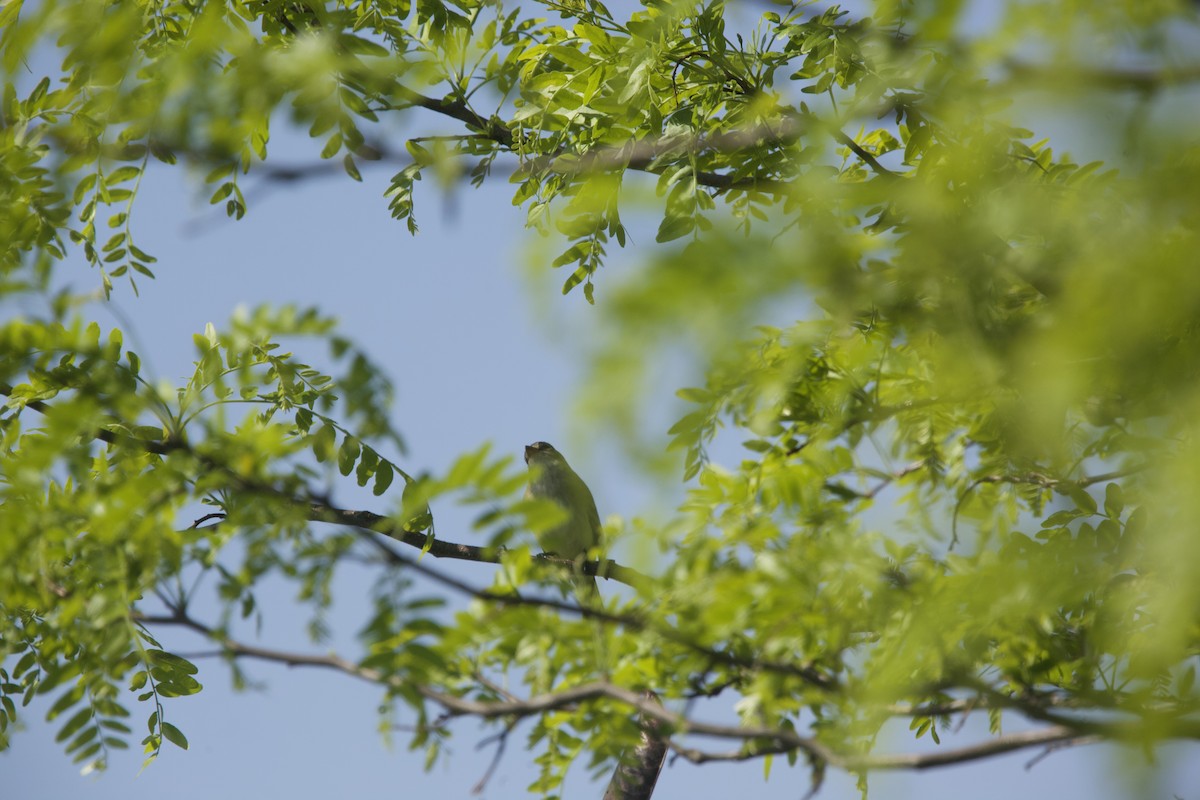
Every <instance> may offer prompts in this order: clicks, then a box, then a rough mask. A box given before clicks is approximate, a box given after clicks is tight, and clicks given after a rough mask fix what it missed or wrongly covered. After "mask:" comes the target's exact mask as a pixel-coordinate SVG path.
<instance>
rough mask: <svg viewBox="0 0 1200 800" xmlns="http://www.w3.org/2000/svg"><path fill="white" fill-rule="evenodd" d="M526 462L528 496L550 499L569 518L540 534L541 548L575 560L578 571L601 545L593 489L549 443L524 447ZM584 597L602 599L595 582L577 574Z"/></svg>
mask: <svg viewBox="0 0 1200 800" xmlns="http://www.w3.org/2000/svg"><path fill="white" fill-rule="evenodd" d="M525 463H526V464H528V465H529V485H528V486H527V487H526V488H525V496H526V497H529V498H534V499H537V500H549V501H550V502H552V503H555V504H556V505H558V506H559V507H560V508H562V509H563V510H564V511H566V512H567V518H566V520H564V521H563V522H561V523H559V524H558V525H557V526H555V527H553V528H551V529H549V530H545V531H540V532H539V533H538V534H537V540H538V546H540V547H541V548H542V550H543V551H545V552H547V553H553V554H555V555H557V556H559V557H561V558H569V559H572V560H574V561H575V563H576V570H577V571H578V570H579V566H580V565H582V563H583V561H584V560H585V559H586V558H587V554H588V550H590V549H592V548H593V547H597V546H599V544H600V513H599V512H598V511H596V500H595V499H594V498H593V497H592V491H591V489H588V487H587V484H586V483H584V482H583V479H582V478H580V477H579V476H578V475H576V474H575V470H573V469H571V466H570V465H569V464H568V463H567V460H566V459H565V458H563V456H562V453H560V452H558V451H557V450H555V449H554V447H553V446H551V445H550V444H547V443H546V442H534V443H533V444H531V445H527V446H526V447H525ZM574 581H575V583H576V585H577V586H579V587H580V589H582V590H583V591H582V592H580V593H578V594H579V597H580V599H581V600H583V599H584V594H585V593H586V594H589V595H590V597H591V598H597V597H599V592H598V590H597V588H596V579H595V578H593V577H592V576H591V575H584V574H582V573H580V574H577V575H576V576H575V578H574Z"/></svg>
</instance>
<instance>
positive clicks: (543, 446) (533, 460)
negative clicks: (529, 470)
mask: <svg viewBox="0 0 1200 800" xmlns="http://www.w3.org/2000/svg"><path fill="white" fill-rule="evenodd" d="M525 463H526V464H529V465H533V464H541V465H543V466H545V465H548V464H552V463H560V464H566V463H567V460H566V459H565V458H563V457H562V453H560V452H558V451H557V450H555V449H554V446H553V445H552V444H550V443H549V442H534V443H533V444H527V445H525Z"/></svg>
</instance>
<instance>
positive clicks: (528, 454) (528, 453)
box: [525, 445, 533, 464]
mask: <svg viewBox="0 0 1200 800" xmlns="http://www.w3.org/2000/svg"><path fill="white" fill-rule="evenodd" d="M532 452H533V448H532V447H530V446H529V445H525V463H526V464H528V463H529V456H530V454H531V453H532Z"/></svg>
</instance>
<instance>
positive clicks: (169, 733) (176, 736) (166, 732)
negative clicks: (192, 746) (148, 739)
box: [162, 722, 188, 750]
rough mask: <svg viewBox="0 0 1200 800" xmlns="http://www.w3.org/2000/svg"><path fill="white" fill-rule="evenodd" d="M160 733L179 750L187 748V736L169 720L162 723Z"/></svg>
mask: <svg viewBox="0 0 1200 800" xmlns="http://www.w3.org/2000/svg"><path fill="white" fill-rule="evenodd" d="M162 735H163V738H165V739H166V740H167V741H168V742H170V743H171V744H173V745H175V746H176V747H178V748H179V749H180V750H187V749H188V740H187V737H186V736H184V735H183V731H181V730H179V728H176V727H175V726H174V725H172V724H171V723H169V722H164V723H163V724H162Z"/></svg>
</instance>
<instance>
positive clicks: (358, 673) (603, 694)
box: [133, 610, 1200, 771]
mask: <svg viewBox="0 0 1200 800" xmlns="http://www.w3.org/2000/svg"><path fill="white" fill-rule="evenodd" d="M133 617H134V619H135V620H137V621H138V622H140V623H142V624H145V625H175V626H181V627H185V628H188V629H190V630H192V631H195V632H196V633H199V634H201V635H203V636H205V637H206V638H208V639H209V640H211V641H213V642H215V643H217V644H219V645H220V646H221V647H222V648H223V649H224V651H225V652H226V653H228V654H230V655H233V656H235V657H247V658H254V659H257V660H261V661H269V662H274V663H280V664H285V665H287V666H311V667H320V668H323V669H332V670H334V671H337V672H342V673H344V674H347V675H351V676H353V677H356V678H360V679H362V680H367V681H370V682H372V683H380V684H384V685H390V686H395V687H400V686H404V687H406V688H410V689H415V690H416V691H417V693H418V694H420V695H421V697H423V698H425V699H426V700H429V701H430V702H433V703H436V704H437V705H439V706H441V707H442V708H443V709H444V711H445V714H446V716H447V717H448V718H454V717H478V718H480V719H499V718H516V719H520V718H525V717H531V716H536V715H539V714H544V713H548V712H551V711H557V710H568V709H572V708H574V707H576V706H578V704H580V703H584V702H588V701H591V700H599V699H607V700H612V701H615V702H618V703H621V704H622V705H625V706H627V707H629V708H630V709H631V710H632V711H634V712H636V713H638V714H639V715H641V716H642V717H643V718H644V719H645V720H647V721H648V723H654V724H655V725H657V726H661V727H660V728H659V729H661V730H663V731H664V733H665V732H666V731H672V732H674V734H675V735H677V736H678V735H690V736H704V737H710V738H716V739H733V740H737V741H742V742H746V743H747V746H746V747H744V748H743V749H740V750H735V751H729V752H712V751H705V750H699V749H695V748H689V747H684V746H682V745H680V744H679V743H678V742H676V741H673V740H672V741H669V743H668V746H669V747H670V749H671V750H673V751H674V752H675V753H677V754H678V755H679V756H681V757H682V758H685V759H687V760H688V761H691V762H693V763H696V764H703V763H706V762H710V761H748V760H751V759H756V758H762V757H765V756H769V755H775V754H782V753H790V752H796V751H800V752H803V753H805V754H807V755H808V756H810V757H811V758H813V759H815V760H816V761H817V762H818V763H826V764H829V765H831V766H834V767H838V768H840V769H844V770H849V771H867V770H909V769H911V770H922V769H929V768H931V767H938V766H945V765H949V764H961V763H966V762H969V761H977V760H980V759H983V758H988V757H991V756H997V755H1002V754H1004V753H1009V752H1013V751H1016V750H1022V749H1026V748H1030V747H1038V746H1044V745H1055V746H1056V747H1058V748H1061V747H1067V746H1072V745H1080V744H1089V743H1094V742H1097V741H1101V740H1102V738H1101V737H1104V736H1105V734H1104V733H1102V732H1101V730H1099V729H1100V728H1103V729H1106V730H1107V732H1108V735H1107V737H1106V738H1120V739H1125V738H1131V737H1133V736H1134V735H1135V734H1136V733H1137V729H1136V727H1135V726H1127V725H1118V724H1108V725H1099V724H1096V723H1092V724H1088V726H1087V727H1091V728H1097V730H1089V731H1081V730H1079V729H1077V728H1075V727H1069V726H1064V725H1054V726H1051V727H1049V728H1042V729H1039V730H1032V731H1023V732H1021V733H1013V734H1008V735H1005V736H1000V737H997V738H995V739H990V740H988V741H984V742H980V743H978V744H974V745H968V746H966V747H960V748H953V749H947V750H937V751H933V752H928V753H900V754H890V755H871V754H861V753H843V752H840V751H837V750H835V749H833V748H831V747H829V746H827V745H825V744H823V743H821V742H820V741H818V740H817V739H814V738H811V737H806V736H801V735H800V734H798V733H796V731H795V730H794V729H792V728H771V727H766V726H754V725H719V724H715V723H709V722H701V721H698V720H694V719H689V718H687V717H685V716H683V715H681V714H677V713H675V712H673V711H670V710H668V709H666V708H664V707H663V706H662V705H661V704H659V703H658V701H657V700H656V699H655V698H654V697H653V696H652V695H649V694H646V693H639V692H636V691H633V690H630V689H626V688H624V687H621V686H617V685H615V684H612V683H609V682H607V681H593V682H590V683H586V684H582V685H579V686H573V687H567V688H564V689H559V690H557V691H553V692H546V693H543V694H539V695H533V696H531V697H528V698H524V699H520V698H513V697H512V696H511V695H510V696H508V697H507V698H506V699H505V700H501V701H484V700H473V699H470V698H468V697H459V696H457V695H453V694H449V693H446V692H442V691H438V690H436V689H432V688H430V687H429V686H422V685H414V684H412V683H410V682H407V681H404V680H403V679H402V678H400V677H399V676H385V675H384V674H383V673H381V672H378V671H376V670H372V669H367V668H364V667H361V666H359V665H357V664H355V663H353V662H351V661H349V660H348V659H345V658H342V657H340V656H337V655H334V654H329V655H315V654H305V653H295V652H289V651H282V650H273V649H270V648H265V647H259V646H256V645H250V644H246V643H244V642H241V641H238V640H236V639H233V638H231V637H229V636H226V635H225V634H223V633H221V632H219V631H218V630H216V629H215V628H212V627H210V626H208V625H205V624H203V623H201V622H199V621H197V620H195V619H193V618H192V617H190V616H188V615H187V614H186V613H185V612H182V611H180V610H176V611H175V613H173V614H170V615H166V616H154V615H144V614H138V613H135V614H134V615H133ZM1178 732H1180V733H1190V734H1191V736H1190V738H1195V736H1196V735H1200V732H1198V731H1187V730H1186V729H1185V728H1181V729H1179V731H1178Z"/></svg>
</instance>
